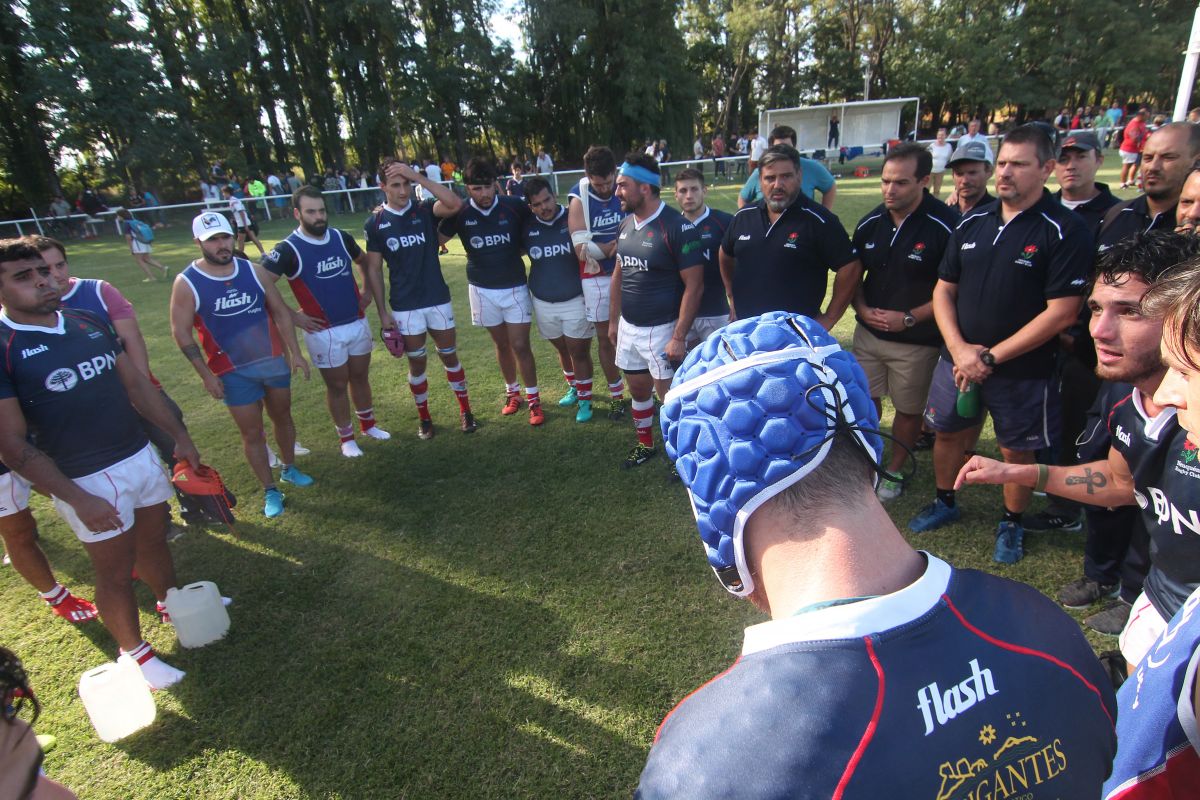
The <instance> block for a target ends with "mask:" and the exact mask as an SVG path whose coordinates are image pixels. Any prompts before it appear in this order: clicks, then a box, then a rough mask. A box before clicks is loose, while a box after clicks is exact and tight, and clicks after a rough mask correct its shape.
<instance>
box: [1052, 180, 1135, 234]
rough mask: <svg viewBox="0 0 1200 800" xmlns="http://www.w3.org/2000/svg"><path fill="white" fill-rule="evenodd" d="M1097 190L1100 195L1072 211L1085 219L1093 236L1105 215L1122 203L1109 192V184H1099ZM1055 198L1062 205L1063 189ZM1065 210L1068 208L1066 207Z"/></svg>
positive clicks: (1055, 194) (1056, 193)
mask: <svg viewBox="0 0 1200 800" xmlns="http://www.w3.org/2000/svg"><path fill="white" fill-rule="evenodd" d="M1096 189H1098V190H1099V192H1100V194H1098V195H1096V196H1095V197H1093V198H1092V199H1091V200H1088V201H1087V202H1086V203H1084V204H1083V205H1080V206H1076V207H1075V208H1072V209H1071V210H1072V211H1074V212H1075V213H1076V214H1078V215H1079V216H1081V217H1083V221H1084V222H1086V223H1087V229H1088V230H1089V231H1090V232H1091V234H1092V235H1093V236H1095V235H1096V233H1097V231H1099V230H1100V223H1101V222H1103V221H1104V215H1105V214H1106V213H1108V210H1109V209H1110V208H1112V207H1113V206H1115V205H1117V204H1118V203H1120V202H1121V199H1120V198H1119V197H1116V196H1115V195H1113V193H1112V192H1110V191H1109V190H1108V184H1107V183H1097V184H1096ZM1053 196H1054V199H1055V200H1057V201H1058V202H1060V203H1061V202H1062V189H1059V190H1058V191H1057V192H1055V193H1054V195H1053ZM1063 208H1066V206H1065V205H1064V206H1063Z"/></svg>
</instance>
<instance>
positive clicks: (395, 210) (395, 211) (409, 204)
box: [384, 200, 413, 217]
mask: <svg viewBox="0 0 1200 800" xmlns="http://www.w3.org/2000/svg"><path fill="white" fill-rule="evenodd" d="M412 207H413V202H412V200H409V201H408V202H407V203H405V204H404V208H393V207H392V204H391V203H387V204H386V205H384V209H386V210H387V211H389V212H391V213H393V214H395V215H396V216H397V217H402V216H404V215H405V214H407V213H408V210H409V209H410V208H412Z"/></svg>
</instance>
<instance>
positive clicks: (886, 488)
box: [875, 478, 904, 503]
mask: <svg viewBox="0 0 1200 800" xmlns="http://www.w3.org/2000/svg"><path fill="white" fill-rule="evenodd" d="M902 494H904V484H903V483H901V482H900V481H892V480H888V479H887V478H882V479H880V481H879V486H878V488H876V489H875V496H876V497H878V498H879V502H881V503H888V502H891V501H892V500H895V499H896V498H897V497H899V496H900V495H902Z"/></svg>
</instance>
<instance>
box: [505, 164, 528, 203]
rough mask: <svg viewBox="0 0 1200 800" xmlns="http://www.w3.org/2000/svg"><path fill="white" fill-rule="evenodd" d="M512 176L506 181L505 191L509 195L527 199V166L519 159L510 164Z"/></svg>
mask: <svg viewBox="0 0 1200 800" xmlns="http://www.w3.org/2000/svg"><path fill="white" fill-rule="evenodd" d="M510 167H511V169H512V177H511V178H509V179H508V180H506V181H505V182H504V193H505V194H506V195H508V196H509V197H516V198H518V199H520V200H524V199H525V167H524V166H523V165H522V164H521V162H520V161H518V160H515V159H514V160H513V162H512V164H511V165H510Z"/></svg>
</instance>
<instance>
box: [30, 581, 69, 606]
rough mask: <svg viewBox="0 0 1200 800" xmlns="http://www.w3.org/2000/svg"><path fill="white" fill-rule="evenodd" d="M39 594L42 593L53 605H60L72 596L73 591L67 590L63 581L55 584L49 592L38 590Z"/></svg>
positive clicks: (44, 598)
mask: <svg viewBox="0 0 1200 800" xmlns="http://www.w3.org/2000/svg"><path fill="white" fill-rule="evenodd" d="M38 594H39V595H41V597H42V599H43V600H45V601H46V602H47V603H49V604H50V605H52V606H56V605H58V604H59V603H61V602H62V601H63V600H66V599H67V598H68V597H70V596H71V593H70V592H68V591H67V587H65V586H63V585H62V584H61V583H56V584H54V588H52V589H51V590H50V591H48V592H38Z"/></svg>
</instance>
